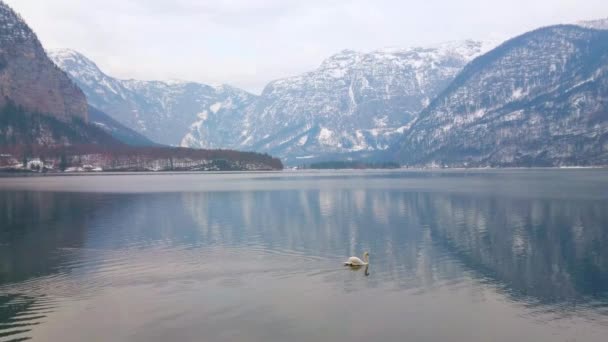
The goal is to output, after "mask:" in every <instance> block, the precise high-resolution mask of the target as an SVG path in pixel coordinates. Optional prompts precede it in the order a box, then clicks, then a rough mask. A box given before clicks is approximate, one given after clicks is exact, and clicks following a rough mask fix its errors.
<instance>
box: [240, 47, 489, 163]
mask: <svg viewBox="0 0 608 342" xmlns="http://www.w3.org/2000/svg"><path fill="white" fill-rule="evenodd" d="M492 46H493V45H492V44H491V43H482V42H476V41H463V42H451V43H446V44H441V45H437V46H431V47H424V48H420V47H419V48H407V49H383V50H378V51H373V52H369V53H361V52H355V51H350V50H346V51H342V52H340V53H338V54H336V55H334V56H332V57H330V58H328V59H327V60H325V61H324V62H323V63H322V64H321V66H320V67H319V68H318V69H317V70H314V71H312V72H308V73H305V74H303V75H299V76H295V77H290V78H286V79H282V80H277V81H274V82H271V83H270V84H269V85H268V86H267V87H266V88H265V89H264V91H263V93H262V95H261V97H260V98H259V99H258V100H257V101H256V103H255V105H254V106H252V107H250V108H249V110H248V112H247V116H246V121H245V124H244V127H243V129H242V133H243V134H242V136H243V138H244V139H243V141H242V143H241V146H240V147H241V148H250V149H253V150H256V151H265V152H270V153H272V154H275V155H279V156H282V157H284V158H288V159H293V158H311V157H321V158H322V157H323V155H327V154H335V153H349V152H361V151H378V150H385V149H387V148H388V147H389V146H390V145H391V144H392V143H393V142H395V140H396V139H398V138H399V137H400V136H401V135H402V133H403V130H404V129H405V128H407V125H408V123H409V122H410V121H411V120H412V119H413V118H415V117H416V116H417V115H418V113H419V112H420V111H421V110H422V109H423V108H424V107H425V106H426V105H428V104H429V102H430V101H431V100H432V99H433V98H434V97H435V96H436V95H437V94H439V93H440V92H441V91H442V90H443V89H444V88H445V87H446V86H447V85H448V84H449V83H450V82H451V81H452V80H453V79H454V77H455V76H456V75H457V74H458V73H459V72H460V71H461V70H462V68H463V67H464V66H465V65H466V64H467V63H468V62H469V61H471V60H472V59H473V58H475V57H477V56H479V55H481V54H482V53H484V52H485V51H487V50H489V49H490V48H491V47H492Z"/></svg>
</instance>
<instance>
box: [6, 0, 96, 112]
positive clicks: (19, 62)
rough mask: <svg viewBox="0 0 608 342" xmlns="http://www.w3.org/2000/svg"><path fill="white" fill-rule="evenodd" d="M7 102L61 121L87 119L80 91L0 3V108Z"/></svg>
mask: <svg viewBox="0 0 608 342" xmlns="http://www.w3.org/2000/svg"><path fill="white" fill-rule="evenodd" d="M9 102H10V103H12V104H15V105H17V106H20V107H22V108H24V109H25V110H27V111H31V112H39V113H46V114H49V115H52V116H54V117H55V118H57V119H60V120H64V121H70V120H71V119H72V118H73V117H78V118H80V119H83V120H85V121H86V119H87V103H86V98H85V96H84V94H83V93H82V91H80V89H78V87H77V86H76V85H75V84H74V83H73V82H72V81H71V80H70V79H69V78H68V77H67V76H66V75H65V73H64V72H63V71H61V70H59V69H58V68H57V67H56V66H55V64H53V62H52V61H51V60H50V59H49V58H48V57H47V55H46V53H45V51H44V49H43V48H42V45H41V44H40V41H39V40H38V38H37V37H36V34H35V33H34V32H33V31H32V30H31V29H30V27H29V26H28V25H27V24H26V23H25V22H24V21H23V19H22V18H21V17H20V16H19V15H17V14H16V13H15V12H14V11H13V10H12V9H11V8H10V7H9V6H7V5H6V4H5V3H4V2H2V1H0V107H3V106H5V105H7V104H8V103H9Z"/></svg>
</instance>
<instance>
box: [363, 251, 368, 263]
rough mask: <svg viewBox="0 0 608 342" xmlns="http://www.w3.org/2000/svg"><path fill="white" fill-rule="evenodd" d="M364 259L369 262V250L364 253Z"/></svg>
mask: <svg viewBox="0 0 608 342" xmlns="http://www.w3.org/2000/svg"><path fill="white" fill-rule="evenodd" d="M363 259H364V260H365V262H369V253H368V252H365V253H363Z"/></svg>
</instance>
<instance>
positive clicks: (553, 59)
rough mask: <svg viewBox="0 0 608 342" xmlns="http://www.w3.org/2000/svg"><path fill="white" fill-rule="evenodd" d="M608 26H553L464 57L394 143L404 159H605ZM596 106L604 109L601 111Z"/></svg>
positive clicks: (536, 162)
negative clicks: (453, 75) (473, 56)
mask: <svg viewBox="0 0 608 342" xmlns="http://www.w3.org/2000/svg"><path fill="white" fill-rule="evenodd" d="M605 41H608V31H603V30H595V29H588V28H584V27H581V26H577V25H555V26H549V27H544V28H540V29H537V30H534V31H531V32H528V33H525V34H523V35H521V36H518V37H515V38H513V39H511V40H509V41H507V42H505V43H503V44H501V45H500V46H499V47H497V48H496V49H494V50H492V51H490V52H489V53H487V54H485V55H483V56H481V57H479V58H477V59H476V60H474V61H473V62H471V63H470V64H469V65H468V66H467V67H465V68H464V70H463V71H462V72H461V73H460V74H459V76H458V77H456V79H455V80H454V81H453V82H452V84H451V85H450V86H449V87H447V88H446V90H445V91H444V92H443V93H442V94H440V95H439V96H438V97H437V98H436V99H435V100H434V101H433V102H432V103H431V104H430V105H429V107H427V108H426V109H425V110H424V111H423V112H422V113H421V114H420V116H419V117H418V119H417V120H416V121H415V122H414V123H413V124H412V126H411V128H410V129H409V130H408V131H407V132H406V134H405V137H404V139H403V140H402V141H401V142H400V144H399V145H398V146H397V149H398V150H399V152H398V155H399V157H400V159H401V160H402V161H404V162H405V163H406V164H414V165H426V166H428V165H453V166H521V165H530V166H561V165H598V164H606V163H608V156H607V154H608V153H607V152H606V151H605V149H606V147H605V143H604V142H603V141H605V140H606V139H607V138H608V124H607V122H606V121H607V120H606V113H607V112H608V105H607V104H606V103H607V101H608V99H607V98H606V95H605V94H606V93H608V76H607V74H608V67H607V66H606V65H608V46H606V44H605V43H604V44H602V42H605ZM602 113H603V114H602Z"/></svg>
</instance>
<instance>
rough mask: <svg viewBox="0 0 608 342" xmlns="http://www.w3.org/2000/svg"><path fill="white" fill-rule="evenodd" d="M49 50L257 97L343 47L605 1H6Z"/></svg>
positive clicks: (117, 71)
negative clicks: (269, 84) (270, 83)
mask: <svg viewBox="0 0 608 342" xmlns="http://www.w3.org/2000/svg"><path fill="white" fill-rule="evenodd" d="M5 1H6V2H7V3H8V4H9V5H11V6H12V7H13V8H14V9H15V10H16V11H17V12H19V13H20V14H21V15H22V16H23V17H24V18H25V19H26V20H27V22H28V23H29V24H30V26H31V27H32V28H33V29H34V30H35V31H36V33H37V34H38V36H39V37H40V39H41V41H42V43H43V44H44V45H45V47H46V48H72V49H75V50H78V51H80V52H82V53H84V54H85V55H87V56H88V57H90V58H91V59H93V60H94V61H95V62H96V63H97V64H98V65H99V66H100V67H101V68H102V70H104V71H105V72H106V73H108V74H110V75H112V76H115V77H119V78H136V79H148V80H150V79H183V80H192V81H199V82H205V83H227V84H231V85H234V86H238V87H242V88H244V89H247V90H250V91H252V92H256V93H258V92H260V91H261V89H262V88H263V87H264V85H265V84H266V83H267V82H268V81H270V80H273V79H277V78H282V77H286V76H290V75H295V74H298V73H301V72H304V71H308V70H311V69H314V68H316V67H317V66H318V65H319V64H320V63H321V61H322V60H323V59H325V58H326V57H328V56H330V55H332V54H334V53H336V52H338V51H340V50H343V49H347V48H348V49H355V50H360V51H369V50H373V49H377V48H382V47H406V46H413V45H428V44H434V43H439V42H443V41H451V40H460V39H468V38H471V39H496V38H507V37H510V36H513V35H516V34H520V33H523V32H525V31H528V30H531V29H534V28H536V27H539V26H546V25H551V24H556V23H570V22H575V21H578V20H584V19H594V18H602V17H608V0H498V1H495V0H417V1H405V0H350V1H348V0H303V1H295V0H294V1H290V0H215V1H210V0H209V1H208V0H86V1H82V0H5Z"/></svg>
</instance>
